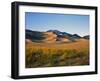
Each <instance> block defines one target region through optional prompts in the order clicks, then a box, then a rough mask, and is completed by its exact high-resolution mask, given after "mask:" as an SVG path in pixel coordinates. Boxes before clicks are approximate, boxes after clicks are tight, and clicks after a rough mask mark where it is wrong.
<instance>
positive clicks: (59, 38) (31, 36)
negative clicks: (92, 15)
mask: <svg viewBox="0 0 100 81" xmlns="http://www.w3.org/2000/svg"><path fill="white" fill-rule="evenodd" d="M25 32H26V42H29V41H31V42H45V43H69V42H76V41H79V40H80V39H84V40H89V35H86V36H83V37H81V36H80V35H78V34H70V33H67V32H61V31H59V30H48V31H45V32H39V31H32V30H28V29H26V30H25Z"/></svg>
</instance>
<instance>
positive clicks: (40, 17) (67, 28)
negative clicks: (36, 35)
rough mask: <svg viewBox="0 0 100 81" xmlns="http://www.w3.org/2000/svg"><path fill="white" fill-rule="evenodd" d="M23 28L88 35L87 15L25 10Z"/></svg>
mask: <svg viewBox="0 0 100 81" xmlns="http://www.w3.org/2000/svg"><path fill="white" fill-rule="evenodd" d="M25 28H26V29H30V30H33V31H47V30H59V31H62V32H67V33H70V34H79V35H80V36H84V35H89V15H75V14H55V13H36V12H25Z"/></svg>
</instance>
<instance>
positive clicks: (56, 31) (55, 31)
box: [47, 30, 61, 33]
mask: <svg viewBox="0 0 100 81" xmlns="http://www.w3.org/2000/svg"><path fill="white" fill-rule="evenodd" d="M47 32H53V33H61V32H60V31H59V30H48V31H47Z"/></svg>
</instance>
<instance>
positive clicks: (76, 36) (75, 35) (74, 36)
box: [72, 34, 81, 39]
mask: <svg viewBox="0 0 100 81" xmlns="http://www.w3.org/2000/svg"><path fill="white" fill-rule="evenodd" d="M72 37H73V38H76V39H79V38H81V36H79V35H78V34H73V35H72Z"/></svg>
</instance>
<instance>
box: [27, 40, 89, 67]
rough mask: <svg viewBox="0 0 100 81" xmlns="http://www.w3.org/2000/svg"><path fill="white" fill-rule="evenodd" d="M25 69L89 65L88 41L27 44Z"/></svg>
mask: <svg viewBox="0 0 100 81" xmlns="http://www.w3.org/2000/svg"><path fill="white" fill-rule="evenodd" d="M25 51H26V55H25V61H26V62H25V63H26V64H25V67H26V68H35V67H56V66H80V65H81V66H82V65H89V41H84V40H83V41H79V42H76V43H69V44H66V43H61V44H56V43H54V44H51V43H50V44H49V43H27V44H26V50H25Z"/></svg>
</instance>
